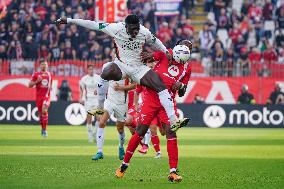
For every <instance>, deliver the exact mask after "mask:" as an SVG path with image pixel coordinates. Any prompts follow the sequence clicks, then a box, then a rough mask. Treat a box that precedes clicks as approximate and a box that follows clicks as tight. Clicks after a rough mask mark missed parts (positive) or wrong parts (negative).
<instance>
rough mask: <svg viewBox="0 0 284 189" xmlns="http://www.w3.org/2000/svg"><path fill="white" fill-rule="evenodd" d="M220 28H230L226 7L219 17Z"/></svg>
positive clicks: (218, 24)
mask: <svg viewBox="0 0 284 189" xmlns="http://www.w3.org/2000/svg"><path fill="white" fill-rule="evenodd" d="M217 26H218V29H228V27H229V19H228V17H227V15H226V9H224V8H222V9H221V13H220V16H219V17H218V18H217Z"/></svg>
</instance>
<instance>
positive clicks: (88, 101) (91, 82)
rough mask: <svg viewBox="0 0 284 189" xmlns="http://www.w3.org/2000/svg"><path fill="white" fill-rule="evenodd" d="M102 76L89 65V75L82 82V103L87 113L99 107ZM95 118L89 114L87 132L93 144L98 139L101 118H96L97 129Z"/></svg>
mask: <svg viewBox="0 0 284 189" xmlns="http://www.w3.org/2000/svg"><path fill="white" fill-rule="evenodd" d="M99 78H100V76H99V75H98V74H95V73H94V66H93V65H91V64H89V65H88V66H87V75H85V76H83V77H82V78H81V80H80V103H81V104H84V105H85V109H86V111H88V110H91V109H93V108H94V107H97V104H98V99H97V98H98V97H97V90H96V89H97V85H98V80H99ZM92 123H93V116H92V115H89V114H87V124H86V126H87V130H88V140H89V142H93V141H94V139H95V138H96V131H97V128H98V126H99V116H96V122H95V127H94V128H93V125H92Z"/></svg>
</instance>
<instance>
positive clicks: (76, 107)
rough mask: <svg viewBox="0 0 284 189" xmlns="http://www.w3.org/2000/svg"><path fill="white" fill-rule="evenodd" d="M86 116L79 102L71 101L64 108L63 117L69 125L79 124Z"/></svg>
mask: <svg viewBox="0 0 284 189" xmlns="http://www.w3.org/2000/svg"><path fill="white" fill-rule="evenodd" d="M86 118H87V113H86V110H85V108H84V106H83V105H82V104H80V103H72V104H70V105H69V106H68V107H67V108H66V110H65V119H66V121H67V122H68V123H69V124H71V125H81V124H83V123H84V122H85V120H86Z"/></svg>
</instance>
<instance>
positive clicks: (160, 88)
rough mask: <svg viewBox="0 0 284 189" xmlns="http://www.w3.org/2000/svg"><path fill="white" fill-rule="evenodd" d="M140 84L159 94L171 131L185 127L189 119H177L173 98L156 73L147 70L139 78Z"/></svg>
mask: <svg viewBox="0 0 284 189" xmlns="http://www.w3.org/2000/svg"><path fill="white" fill-rule="evenodd" d="M140 84H141V85H143V86H146V87H148V88H150V89H153V90H155V91H156V92H157V94H158V95H159V99H160V102H161V105H162V106H163V107H164V108H165V110H166V113H167V115H168V117H169V119H170V125H171V129H172V130H173V131H177V130H178V129H179V128H181V127H185V126H186V125H187V124H188V122H189V119H188V118H183V119H181V120H178V118H177V116H176V114H175V110H174V102H173V99H172V97H171V95H170V93H169V91H168V89H167V88H166V86H165V84H164V83H163V81H162V79H161V78H160V77H159V75H158V74H157V73H155V72H154V71H153V70H149V71H148V72H147V73H146V74H145V75H144V76H143V77H142V78H141V80H140Z"/></svg>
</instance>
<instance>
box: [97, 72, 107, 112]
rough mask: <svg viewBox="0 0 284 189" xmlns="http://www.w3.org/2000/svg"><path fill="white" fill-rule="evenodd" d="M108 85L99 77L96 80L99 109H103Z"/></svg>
mask: <svg viewBox="0 0 284 189" xmlns="http://www.w3.org/2000/svg"><path fill="white" fill-rule="evenodd" d="M108 83H109V82H108V81H107V80H104V79H102V78H101V77H100V78H99V80H98V85H97V93H98V105H99V107H100V108H103V107H104V102H105V98H106V93H107V90H108Z"/></svg>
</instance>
